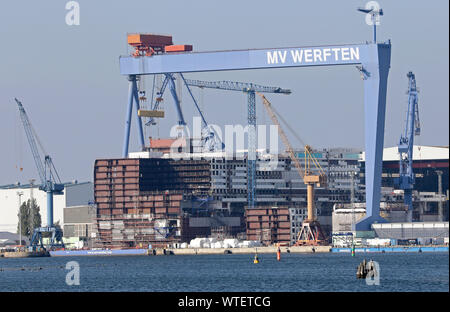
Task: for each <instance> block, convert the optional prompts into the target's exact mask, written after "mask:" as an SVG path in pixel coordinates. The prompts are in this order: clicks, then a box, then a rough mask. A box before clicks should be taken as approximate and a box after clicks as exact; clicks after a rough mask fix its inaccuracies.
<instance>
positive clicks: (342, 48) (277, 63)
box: [119, 34, 391, 231]
mask: <svg viewBox="0 0 450 312" xmlns="http://www.w3.org/2000/svg"><path fill="white" fill-rule="evenodd" d="M166 37H167V38H166ZM134 38H138V39H139V40H140V41H139V42H137V43H133V42H134V41H133V40H134ZM132 39H133V40H131V41H133V42H131V43H133V44H135V45H136V46H137V49H138V50H137V53H134V54H133V55H126V56H121V57H120V59H119V66H120V74H121V75H124V76H126V77H127V78H128V80H129V91H128V92H129V93H128V94H129V96H128V106H127V112H128V113H127V116H126V120H125V138H124V145H123V156H124V157H127V153H128V143H129V136H130V127H129V125H130V122H131V115H132V114H131V112H132V109H133V95H134V93H136V92H135V90H136V89H135V88H133V86H135V84H136V79H138V77H141V76H145V75H160V74H163V75H165V74H175V73H199V72H211V71H227V70H256V69H269V68H293V67H299V68H302V67H303V68H304V67H319V66H320V67H323V66H341V65H352V66H355V65H356V66H358V68H359V69H360V71H361V73H363V81H364V108H365V109H364V115H365V116H364V119H365V131H364V132H365V152H366V171H365V180H366V216H365V217H364V218H362V219H361V220H359V221H358V223H357V224H356V225H355V230H357V231H368V230H371V225H372V224H373V223H376V222H386V220H384V219H383V218H381V217H380V198H381V172H382V160H383V159H382V158H383V157H382V156H383V144H384V123H385V112H386V90H387V82H388V79H387V78H388V75H389V69H390V62H391V41H390V40H388V41H386V42H383V43H381V42H370V43H369V42H366V43H365V44H346V45H320V46H307V47H302V46H296V47H290V48H267V49H246V50H225V51H208V52H195V51H193V50H192V46H189V49H188V48H187V47H188V46H187V45H181V46H180V45H177V46H173V43H172V37H171V36H161V35H153V34H135V35H133V37H132ZM163 39H164V40H166V39H167V40H166V41H164V40H163ZM128 42H129V43H130V37H129V41H128ZM168 48H169V49H168ZM139 49H141V50H142V51H143V52H141V51H140V50H139ZM144 51H147V52H148V51H151V53H147V52H146V53H145V54H144ZM252 95H253V94H251V92H249V97H250V98H249V100H250V101H251V100H252V99H253V100H254V96H252ZM136 104H137V105H136V106H137V108H138V109H139V107H138V106H139V105H138V103H136ZM250 108H251V110H252V109H253V108H254V105H253V104H252V105H250ZM253 113H254V112H253V111H249V116H248V119H249V121H250V124H251V122H253V118H254V114H253ZM141 130H142V128H140V129H138V131H139V133H142V131H141ZM140 138H141V142H142V140H143V137H142V136H140Z"/></svg>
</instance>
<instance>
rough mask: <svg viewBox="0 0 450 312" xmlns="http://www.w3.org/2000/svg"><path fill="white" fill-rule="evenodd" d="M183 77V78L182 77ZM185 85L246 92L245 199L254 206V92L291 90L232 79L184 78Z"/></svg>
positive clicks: (283, 91)
mask: <svg viewBox="0 0 450 312" xmlns="http://www.w3.org/2000/svg"><path fill="white" fill-rule="evenodd" d="M183 79H184V78H183ZM184 82H185V84H186V86H188V85H189V86H194V87H199V88H211V89H220V90H228V91H241V92H245V93H247V94H248V96H247V97H248V100H247V110H248V112H247V123H248V153H247V199H248V208H255V201H256V199H255V190H256V102H255V92H261V93H279V94H291V90H288V89H282V88H279V87H267V86H261V85H257V84H253V83H245V82H233V81H201V80H189V79H184Z"/></svg>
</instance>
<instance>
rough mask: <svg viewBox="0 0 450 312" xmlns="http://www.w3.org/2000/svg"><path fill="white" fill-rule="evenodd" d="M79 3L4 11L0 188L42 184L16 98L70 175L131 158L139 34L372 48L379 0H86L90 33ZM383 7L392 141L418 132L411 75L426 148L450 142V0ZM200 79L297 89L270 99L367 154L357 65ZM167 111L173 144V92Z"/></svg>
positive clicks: (238, 106)
mask: <svg viewBox="0 0 450 312" xmlns="http://www.w3.org/2000/svg"><path fill="white" fill-rule="evenodd" d="M66 2H67V1H64V0H58V1H57V0H47V1H23V0H17V1H8V2H5V3H3V4H2V9H1V11H0V38H1V42H2V47H1V49H0V56H1V58H0V69H1V73H2V75H1V76H0V142H1V144H2V148H1V150H2V153H1V154H0V160H1V164H2V165H1V175H0V185H2V184H9V183H14V182H16V181H21V182H22V183H26V182H27V181H28V179H30V178H32V177H35V178H37V177H38V176H37V172H36V169H35V165H34V162H33V159H32V157H31V155H30V150H29V146H28V142H27V141H26V137H25V135H24V132H23V129H22V124H21V122H20V119H19V114H18V110H17V106H16V104H15V102H14V97H18V98H19V99H20V100H21V101H22V102H23V105H24V106H25V109H26V110H27V112H28V114H29V117H30V119H31V121H32V123H33V125H34V127H35V129H36V131H37V133H38V135H39V137H40V139H41V141H42V142H43V144H44V146H45V148H46V150H47V151H48V152H49V153H50V154H51V155H52V157H53V159H54V162H55V165H56V166H57V168H58V171H59V173H60V176H61V178H62V180H64V181H70V180H73V179H78V180H79V181H86V180H91V179H92V173H93V164H94V160H95V159H96V158H112V157H120V156H121V150H122V140H123V126H124V121H125V108H126V101H127V91H128V86H127V80H126V78H125V77H123V76H121V75H120V74H119V66H118V60H119V56H120V55H124V54H127V53H128V52H129V49H127V44H126V34H127V33H128V32H151V33H162V34H170V35H172V36H173V39H174V42H175V43H179V44H192V45H193V47H194V50H195V51H208V50H226V49H248V48H269V47H273V48H275V47H286V46H304V45H324V44H345V43H360V42H365V41H366V40H370V39H371V36H372V29H371V27H369V26H367V25H366V24H365V17H364V15H363V14H361V13H358V12H357V11H356V7H358V6H364V5H365V3H366V1H339V2H338V1H331V0H330V1H325V0H322V1H286V0H279V1H267V0H260V1H235V0H229V1H212V0H209V1H207V0H192V1H178V0H173V1H144V0H142V1H138V0H129V1H106V0H96V1H92V0H90V1H88V0H80V1H78V2H79V4H80V25H79V26H68V25H66V23H65V15H66V13H67V11H66V10H65V4H66ZM378 2H379V3H380V4H381V7H382V8H383V10H384V12H385V15H384V16H383V17H382V20H381V25H380V27H379V28H378V40H379V41H382V40H387V39H391V41H392V58H391V70H390V75H389V81H388V94H387V111H386V127H385V146H386V147H389V146H395V145H396V144H397V141H398V139H399V137H400V134H401V132H402V130H403V128H404V123H405V116H406V109H407V96H406V94H405V92H406V90H407V78H406V73H407V72H408V71H410V70H411V71H413V72H414V73H415V74H416V79H417V85H418V87H419V88H420V94H419V110H420V119H421V125H422V133H421V136H420V137H418V138H416V143H417V144H422V145H446V146H447V145H448V142H449V137H448V130H449V129H448V114H449V111H448V108H449V105H448V103H449V97H448V84H449V81H448V77H449V73H448V68H449V66H448V65H449V64H448V59H449V50H448V36H449V34H448V29H449V18H448V1H444V0H434V1H378ZM186 77H189V78H192V79H204V80H233V81H247V82H254V83H259V84H263V85H269V86H279V87H283V88H289V89H291V90H292V91H293V93H292V94H291V95H289V96H275V95H273V96H269V99H270V100H271V102H272V103H273V104H274V105H276V107H277V110H278V111H279V112H280V113H281V114H282V115H283V116H284V118H285V119H286V120H287V121H288V122H289V124H290V125H291V126H292V127H293V128H294V129H295V130H296V131H297V133H298V134H299V136H300V137H301V138H302V139H303V141H305V142H307V143H308V144H310V145H312V146H313V147H317V148H321V147H356V148H363V146H364V122H363V116H364V115H363V114H364V110H363V87H362V81H361V79H360V77H359V73H358V71H357V70H356V69H355V68H354V66H342V67H336V68H302V69H299V68H292V69H271V70H256V71H238V72H216V73H200V74H191V75H186ZM147 80H150V78H147ZM147 83H149V81H147ZM195 95H197V96H198V97H199V98H200V97H202V98H203V101H202V103H203V106H204V108H205V115H206V118H207V120H208V121H209V122H210V123H214V124H217V125H220V126H223V125H225V124H246V98H245V96H244V95H243V94H240V93H234V92H225V91H218V90H205V91H203V92H202V94H201V93H200V92H199V91H197V90H196V91H195ZM182 105H183V110H184V112H185V118H186V119H187V120H188V121H189V123H191V122H192V115H193V114H194V110H193V104H192V102H191V101H190V100H189V99H188V97H187V93H186V92H184V93H183V103H182ZM164 108H165V110H166V116H167V117H166V118H165V119H164V120H163V121H161V124H160V125H159V127H158V128H157V129H156V128H155V129H153V130H152V135H153V136H157V134H158V133H159V136H160V137H166V136H168V131H169V129H170V127H171V126H172V125H173V124H174V123H175V122H176V114H175V111H174V108H173V103H172V99H171V98H170V97H169V96H166V97H165V101H164ZM257 117H258V122H259V123H268V122H269V118H268V117H267V116H265V114H264V111H263V108H262V106H261V104H260V102H258V104H257ZM134 130H135V129H134V121H133V124H132V131H133V132H132V138H131V146H130V149H131V150H136V149H137V148H138V140H137V136H136V135H135V131H134ZM290 138H291V139H292V143H294V145H297V144H296V141H295V140H294V138H293V137H292V136H290ZM17 165H19V166H20V165H22V166H23V168H24V169H23V171H19V170H18V169H17V168H16V166H17Z"/></svg>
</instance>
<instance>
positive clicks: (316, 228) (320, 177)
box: [258, 93, 327, 246]
mask: <svg viewBox="0 0 450 312" xmlns="http://www.w3.org/2000/svg"><path fill="white" fill-rule="evenodd" d="M258 95H259V96H260V97H261V98H262V100H263V103H264V107H265V108H266V110H267V113H268V115H269V116H270V118H271V119H272V122H273V123H274V124H275V125H276V126H277V127H278V134H279V135H280V137H281V140H282V141H283V144H284V145H285V147H286V150H287V152H288V154H289V157H290V158H291V160H292V162H293V163H294V166H295V168H296V169H297V172H298V174H299V175H300V177H302V178H303V182H304V183H305V184H306V190H307V195H306V196H307V208H308V212H307V218H306V220H304V221H303V222H302V228H301V230H300V232H299V233H298V237H297V242H296V243H295V245H297V246H298V245H320V244H324V243H325V242H326V238H325V235H324V234H323V232H322V229H321V227H320V223H319V222H318V221H317V219H316V216H315V207H314V206H315V205H314V186H317V187H324V186H326V184H327V178H326V173H325V171H324V170H323V169H322V167H321V166H320V164H319V162H318V161H317V159H316V158H315V157H314V155H313V154H312V149H311V146H309V145H305V147H304V149H305V169H304V170H303V168H302V166H301V164H300V161H299V160H298V157H297V156H296V155H295V153H294V149H293V148H292V145H291V144H290V142H289V140H288V138H287V136H286V134H285V132H284V131H283V129H282V128H281V124H280V122H279V121H278V118H277V115H279V114H276V113H275V109H274V108H273V106H272V104H271V103H270V102H269V101H268V100H267V99H266V97H265V96H264V95H263V94H260V93H258ZM312 166H314V167H315V168H316V173H315V172H313V170H312Z"/></svg>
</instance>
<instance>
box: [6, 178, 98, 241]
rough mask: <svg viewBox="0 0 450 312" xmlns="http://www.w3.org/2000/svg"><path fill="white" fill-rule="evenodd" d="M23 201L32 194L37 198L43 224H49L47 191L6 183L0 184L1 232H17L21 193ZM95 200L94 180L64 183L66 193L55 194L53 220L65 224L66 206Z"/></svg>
mask: <svg viewBox="0 0 450 312" xmlns="http://www.w3.org/2000/svg"><path fill="white" fill-rule="evenodd" d="M18 192H21V193H22V194H23V195H22V196H21V199H20V200H21V203H23V202H26V201H27V200H28V199H30V198H31V197H32V196H33V198H35V199H36V202H37V205H38V206H39V208H40V214H41V220H42V226H47V193H45V192H44V191H41V190H39V186H37V185H30V184H27V185H5V186H0V232H10V233H16V232H17V224H18V213H19V195H18ZM93 202H94V186H93V183H92V182H83V183H78V182H77V181H74V182H71V183H64V194H63V195H54V196H53V222H54V223H56V222H58V221H59V224H60V225H61V226H63V224H64V220H63V216H64V213H63V211H64V208H65V207H72V206H82V205H88V204H92V203H93Z"/></svg>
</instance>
